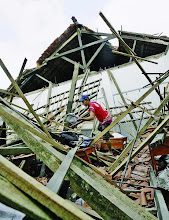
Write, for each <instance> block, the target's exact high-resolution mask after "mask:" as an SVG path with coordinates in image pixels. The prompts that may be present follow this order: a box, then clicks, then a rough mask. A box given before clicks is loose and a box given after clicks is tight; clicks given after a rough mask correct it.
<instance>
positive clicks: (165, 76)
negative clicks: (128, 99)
mask: <svg viewBox="0 0 169 220" xmlns="http://www.w3.org/2000/svg"><path fill="white" fill-rule="evenodd" d="M168 76H169V71H167V72H166V74H165V75H164V76H163V77H162V78H161V79H160V80H159V81H158V82H157V83H155V84H154V85H153V86H152V87H151V88H150V89H149V90H148V91H147V92H145V93H144V94H143V95H142V96H141V97H140V98H139V99H138V100H137V101H136V102H135V103H136V104H139V103H140V102H141V101H143V100H144V99H145V98H146V97H147V96H148V95H149V94H150V93H151V92H152V91H153V90H154V89H155V88H157V87H158V86H159V85H160V84H161V83H162V82H163V81H164V80H165V79H166V78H167V77H168ZM134 108H135V107H134V106H133V105H131V106H130V107H128V109H127V110H126V111H124V112H123V113H122V114H121V115H120V116H119V117H118V118H116V119H115V120H114V121H113V122H112V123H111V124H110V125H109V126H108V127H107V128H106V129H104V131H102V132H101V133H100V134H99V135H97V136H96V137H95V139H94V140H93V141H92V142H91V143H90V145H92V144H94V143H95V142H96V141H97V140H99V139H100V138H101V137H102V136H103V135H104V134H105V133H107V131H109V130H110V129H111V128H113V127H114V126H115V125H116V124H117V123H118V122H119V121H120V120H121V119H122V118H124V117H125V116H126V115H127V114H128V113H130V112H131V111H132V110H133V109H134Z"/></svg>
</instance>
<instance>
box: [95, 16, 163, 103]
mask: <svg viewBox="0 0 169 220" xmlns="http://www.w3.org/2000/svg"><path fill="white" fill-rule="evenodd" d="M99 15H100V16H101V17H102V19H103V20H104V21H105V23H106V24H107V26H108V27H109V28H110V30H111V31H112V33H113V34H114V35H115V36H116V37H117V38H118V39H119V41H120V43H121V44H122V46H123V47H124V49H125V50H126V52H128V53H129V54H131V55H136V53H135V52H134V51H132V49H131V48H130V47H129V46H128V45H127V44H126V43H125V41H124V40H123V39H122V38H121V36H120V35H119V34H118V33H117V32H116V30H115V29H114V28H113V26H112V25H111V24H110V22H109V21H108V20H107V19H106V17H105V16H104V15H103V13H102V12H100V13H99ZM133 60H134V62H135V63H136V65H137V66H138V67H139V69H140V70H141V72H142V73H143V74H144V75H145V77H146V78H147V80H148V81H149V83H150V84H151V85H152V86H153V83H152V81H151V79H150V77H149V76H148V75H147V74H146V71H145V70H144V69H143V67H142V66H141V65H140V63H139V62H138V60H137V59H136V58H134V57H133ZM155 91H156V92H157V94H158V95H159V97H160V99H161V100H162V96H161V94H160V92H159V90H158V89H157V88H156V89H155Z"/></svg>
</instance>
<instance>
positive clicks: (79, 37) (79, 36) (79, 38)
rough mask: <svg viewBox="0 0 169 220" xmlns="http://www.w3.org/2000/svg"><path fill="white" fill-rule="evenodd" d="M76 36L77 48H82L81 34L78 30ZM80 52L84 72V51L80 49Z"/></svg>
mask: <svg viewBox="0 0 169 220" xmlns="http://www.w3.org/2000/svg"><path fill="white" fill-rule="evenodd" d="M77 36H78V41H79V46H80V47H82V46H83V44H82V38H81V32H80V29H79V28H78V29H77ZM80 52H81V57H82V63H83V68H84V71H85V70H86V59H85V54H84V50H83V49H82V50H81V51H80Z"/></svg>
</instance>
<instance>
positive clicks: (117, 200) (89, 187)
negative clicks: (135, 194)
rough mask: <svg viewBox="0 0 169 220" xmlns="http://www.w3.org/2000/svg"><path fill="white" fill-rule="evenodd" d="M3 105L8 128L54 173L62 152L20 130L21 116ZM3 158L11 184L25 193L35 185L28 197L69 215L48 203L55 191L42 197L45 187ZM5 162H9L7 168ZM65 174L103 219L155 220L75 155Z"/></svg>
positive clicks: (72, 210)
mask: <svg viewBox="0 0 169 220" xmlns="http://www.w3.org/2000/svg"><path fill="white" fill-rule="evenodd" d="M4 108H5V111H4V112H1V114H0V116H1V117H2V118H3V119H4V120H5V121H6V123H7V125H8V126H9V127H11V128H12V129H13V130H14V131H15V132H16V133H17V134H18V135H19V136H20V138H22V140H23V141H24V142H25V144H26V145H27V146H28V147H29V148H30V149H31V150H32V151H33V152H35V153H36V155H37V157H38V158H40V159H41V160H42V161H43V162H44V163H45V164H46V165H47V166H48V167H49V168H50V169H51V170H52V171H53V172H56V170H57V168H58V166H59V164H60V163H61V161H63V160H64V158H65V155H64V154H63V153H62V152H59V151H57V150H55V149H54V148H53V147H52V145H50V144H48V143H47V142H44V141H43V140H42V139H41V138H38V137H37V136H35V135H33V134H32V133H31V132H28V131H27V130H25V129H23V128H22V127H21V126H18V121H19V120H20V117H18V115H17V113H16V112H15V113H14V112H13V111H11V110H10V111H9V109H8V107H4ZM0 109H2V106H1V107H0ZM5 112H6V113H7V112H10V114H9V115H11V114H14V115H15V117H16V118H17V120H16V121H15V122H14V121H12V120H11V119H10V118H9V115H8V116H7V115H6V116H5ZM21 120H22V123H24V121H25V119H23V118H22V119H21ZM2 160H3V161H4V159H2V157H1V156H0V161H1V162H2V163H1V162H0V166H1V169H0V172H1V173H2V174H3V175H5V177H6V178H8V180H10V181H12V182H13V184H17V186H18V187H19V188H20V189H23V190H24V191H25V192H26V193H29V192H30V191H29V190H28V192H27V189H28V188H27V186H30V187H29V189H30V188H31V189H35V188H34V187H36V186H37V188H36V190H31V196H32V197H34V199H36V200H38V201H39V200H40V201H39V202H41V203H43V205H44V206H46V207H47V205H48V204H49V203H50V204H51V205H50V207H47V208H50V210H52V211H53V212H54V213H56V212H57V215H59V213H60V212H62V213H63V215H64V216H65V215H67V214H68V215H67V216H68V217H69V216H70V215H69V212H65V211H64V210H63V208H62V207H61V209H59V210H58V209H57V207H56V205H53V204H52V203H51V199H52V201H53V202H54V195H56V194H54V193H53V192H51V191H50V196H49V197H48V198H44V197H43V195H44V193H45V192H43V190H41V187H44V186H42V185H41V184H39V183H36V181H35V180H34V179H33V180H32V178H31V179H30V180H29V178H30V177H29V178H27V177H26V178H25V176H24V175H23V173H20V172H18V170H17V169H16V167H15V168H14V167H13V166H14V165H11V163H10V162H9V161H7V162H6V160H5V167H4V163H3V161H2ZM9 163H10V164H9ZM6 164H9V165H8V166H7V167H6ZM90 167H92V169H94V170H95V171H92V169H90ZM11 169H12V172H11ZM8 171H9V172H8ZM96 171H97V172H98V173H100V175H101V176H99V175H98V174H97V173H96ZM6 172H8V175H7V176H6V174H5V173H6ZM22 172H23V171H22ZM18 175H19V177H18ZM25 175H26V174H25ZM16 177H17V178H16ZM67 177H68V178H69V180H70V184H71V187H72V188H73V190H74V191H75V192H76V193H77V194H78V195H79V196H80V197H81V198H82V199H84V201H86V202H87V204H88V205H90V206H91V207H92V208H93V209H94V210H95V211H96V212H97V213H98V214H100V215H101V216H102V217H103V219H112V217H113V218H114V219H117V218H120V219H146V220H149V219H156V218H155V217H154V216H152V215H151V214H150V213H148V212H147V211H145V210H144V209H143V208H142V207H140V206H139V205H137V204H136V203H135V202H134V201H132V200H131V199H129V198H128V197H126V195H124V194H123V193H121V192H120V191H119V190H118V189H116V188H115V187H114V186H113V185H110V184H109V183H108V182H106V181H105V179H108V180H109V181H110V182H112V181H111V180H110V179H109V178H107V177H106V176H104V175H103V174H102V173H101V172H99V171H98V170H97V169H96V168H95V167H93V166H92V165H90V164H88V163H86V162H85V161H83V160H81V159H80V158H78V157H76V156H75V157H74V159H73V161H72V164H71V166H70V169H69V170H68V173H67ZM103 177H104V178H103ZM34 181H35V182H34ZM112 183H113V182H112ZM27 184H28V185H27ZM30 184H31V185H30ZM37 184H38V185H37ZM32 187H33V188H32ZM46 190H48V189H47V188H45V191H46ZM42 192H43V193H42ZM48 192H49V191H48ZM51 193H52V194H51ZM39 194H40V195H39ZM53 194H54V195H53ZM93 195H94V196H93ZM56 196H57V195H56ZM55 198H56V197H55ZM62 201H63V199H62V198H61V199H60V197H58V198H57V201H56V202H58V203H61V204H63V203H62ZM64 204H65V206H64V208H65V209H66V208H67V203H65V200H64ZM72 212H73V213H74V212H76V211H75V210H74V209H71V213H72ZM74 214H76V215H77V214H78V213H77V212H76V213H74ZM69 218H70V217H69ZM72 219H74V218H72ZM81 219H87V218H81Z"/></svg>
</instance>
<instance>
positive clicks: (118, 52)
mask: <svg viewBox="0 0 169 220" xmlns="http://www.w3.org/2000/svg"><path fill="white" fill-rule="evenodd" d="M112 52H113V53H115V54H119V55H123V56H126V57H131V58H136V59H139V60H143V61H146V62H149V63H154V64H158V63H157V62H154V61H151V60H147V59H145V58H142V57H138V56H134V55H131V54H127V53H123V52H120V51H117V50H112Z"/></svg>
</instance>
